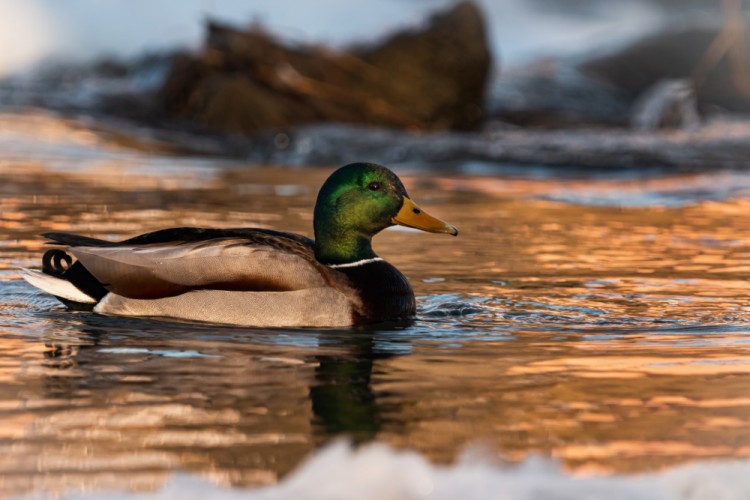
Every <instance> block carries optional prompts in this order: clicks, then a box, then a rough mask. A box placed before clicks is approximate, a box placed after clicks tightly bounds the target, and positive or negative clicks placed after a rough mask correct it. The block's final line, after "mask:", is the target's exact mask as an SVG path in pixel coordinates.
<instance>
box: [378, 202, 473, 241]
mask: <svg viewBox="0 0 750 500" xmlns="http://www.w3.org/2000/svg"><path fill="white" fill-rule="evenodd" d="M391 220H392V222H393V223H394V224H398V225H399V226H406V227H413V228H415V229H421V230H422V231H427V232H430V233H447V234H452V235H453V236H457V235H458V229H456V226H451V225H450V224H448V223H447V222H444V221H441V220H440V219H437V218H435V217H433V216H432V215H430V214H428V213H427V212H425V211H424V210H422V209H421V208H419V207H418V206H417V204H416V203H414V202H413V201H411V200H410V199H409V198H407V197H405V196H404V205H403V206H402V207H401V210H399V211H398V213H397V214H396V216H395V217H394V218H393V219H391Z"/></svg>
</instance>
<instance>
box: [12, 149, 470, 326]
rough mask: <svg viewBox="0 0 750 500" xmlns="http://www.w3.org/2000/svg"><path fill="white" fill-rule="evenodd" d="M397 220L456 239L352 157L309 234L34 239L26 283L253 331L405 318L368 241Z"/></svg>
mask: <svg viewBox="0 0 750 500" xmlns="http://www.w3.org/2000/svg"><path fill="white" fill-rule="evenodd" d="M394 224H399V225H402V226H407V227H411V228H416V229H421V230H423V231H428V232H432V233H447V234H451V235H454V236H456V235H457V234H458V230H457V229H456V228H455V227H454V226H451V225H450V224H447V223H446V222H443V221H441V220H439V219H436V218H435V217H432V216H431V215H428V214H427V213H426V212H424V211H423V210H422V209H421V208H419V207H418V206H417V205H416V204H415V203H414V202H413V201H412V200H411V198H410V197H409V195H408V194H407V192H406V189H405V188H404V185H403V184H402V183H401V180H400V179H399V178H398V177H397V176H396V174H394V173H393V172H391V171H390V170H388V169H387V168H385V167H383V166H380V165H375V164H371V163H353V164H350V165H346V166H344V167H341V168H340V169H338V170H336V171H335V172H334V173H333V174H331V176H330V177H329V178H328V179H327V180H326V181H325V183H324V184H323V186H322V187H321V189H320V192H319V193H318V199H317V201H316V203H315V212H314V223H313V225H314V231H315V240H314V241H313V240H311V239H310V238H307V237H305V236H302V235H299V234H294V233H288V232H282V231H273V230H270V229H258V228H242V229H205V228H193V227H180V228H172V229H164V230H160V231H155V232H152V233H147V234H143V235H140V236H136V237H134V238H130V239H127V240H124V241H121V242H111V241H105V240H100V239H95V238H89V237H86V236H79V235H75V234H69V233H47V234H44V235H43V236H44V237H46V238H48V239H49V240H51V241H52V242H54V244H58V245H65V246H67V250H64V249H61V248H55V249H51V250H48V251H47V252H46V253H45V254H44V257H43V259H42V270H41V271H38V270H30V269H24V270H22V273H23V277H24V278H25V279H26V280H27V281H28V282H29V283H31V284H32V285H34V286H36V287H38V288H41V289H42V290H44V291H46V292H48V293H51V294H52V295H54V296H56V297H57V298H58V299H59V300H60V301H62V302H63V303H64V304H66V305H67V306H68V307H70V308H72V309H84V310H93V311H94V312H97V313H101V314H106V315H115V316H139V317H166V318H178V319H183V320H195V321H206V322H212V323H226V324H233V325H242V326H262V327H282V326H283V327H295V326H298V327H301V326H309V327H323V326H348V325H359V324H367V323H376V322H381V321H386V320H393V319H400V318H409V317H412V316H414V314H415V310H416V305H415V300H414V292H413V291H412V289H411V286H410V285H409V282H408V281H407V279H406V278H405V277H404V275H403V274H401V273H400V272H399V270H398V269H396V268H395V267H394V266H393V265H391V264H389V263H388V262H386V261H385V260H383V259H382V258H380V257H378V256H377V255H376V254H375V252H374V251H373V249H372V237H373V236H374V235H376V234H377V233H379V232H380V231H382V230H383V229H385V228H387V227H390V226H392V225H394Z"/></svg>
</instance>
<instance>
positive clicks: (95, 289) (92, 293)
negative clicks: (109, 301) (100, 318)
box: [42, 248, 109, 306]
mask: <svg viewBox="0 0 750 500" xmlns="http://www.w3.org/2000/svg"><path fill="white" fill-rule="evenodd" d="M42 272H44V273H45V274H49V275H51V276H54V277H56V278H61V279H64V280H65V281H68V282H70V283H72V284H73V285H74V286H75V287H76V288H78V289H79V290H80V291H82V292H83V293H85V294H86V295H88V296H89V297H91V298H93V299H96V301H97V302H99V301H100V300H101V299H102V298H103V297H104V296H105V295H107V293H109V292H108V290H107V289H106V288H104V287H103V286H102V284H101V283H99V281H98V280H97V279H96V278H95V277H94V275H93V274H91V273H90V272H89V271H88V269H86V268H85V267H83V264H81V263H80V262H77V261H76V262H75V263H74V262H73V257H71V256H70V255H69V254H68V253H67V252H65V250H61V249H59V248H53V249H51V250H47V251H46V252H45V253H44V256H43V257H42ZM61 300H62V299H61ZM68 306H71V305H70V304H68Z"/></svg>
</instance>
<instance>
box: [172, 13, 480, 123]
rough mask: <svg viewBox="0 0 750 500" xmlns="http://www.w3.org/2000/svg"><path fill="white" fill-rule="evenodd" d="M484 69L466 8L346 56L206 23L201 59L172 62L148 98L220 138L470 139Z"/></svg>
mask: <svg viewBox="0 0 750 500" xmlns="http://www.w3.org/2000/svg"><path fill="white" fill-rule="evenodd" d="M490 64H491V56H490V53H489V49H488V46H487V41H486V36H485V29H484V22H483V19H482V16H481V13H480V12H479V10H478V9H477V7H476V6H475V5H474V4H473V3H471V2H463V3H460V4H458V5H456V6H455V7H453V8H452V9H450V10H449V11H447V12H444V13H440V14H438V15H435V16H434V17H432V18H431V19H430V21H429V23H428V25H427V27H426V28H424V29H423V30H421V31H409V32H403V33H398V34H396V35H394V36H392V37H391V38H390V39H388V40H386V41H385V42H384V43H383V44H382V45H380V46H378V47H372V48H367V49H359V50H353V51H351V52H348V53H340V52H335V51H332V50H329V49H325V48H321V47H311V46H301V47H288V46H285V45H282V44H281V43H280V42H278V41H277V40H275V39H274V38H273V37H271V36H270V35H268V34H266V33H264V32H263V31H261V30H260V29H257V28H256V29H251V30H248V31H240V30H236V29H234V28H230V27H227V26H223V25H220V24H217V23H210V24H209V25H208V37H207V42H206V47H205V48H204V50H203V51H202V53H200V54H199V55H198V56H192V55H182V56H180V57H179V58H178V59H176V60H175V62H174V64H173V66H172V69H171V71H170V73H169V75H168V77H167V79H166V82H165V83H164V85H163V86H162V88H161V90H160V91H159V93H158V98H159V101H160V102H161V104H162V106H163V108H164V109H165V111H166V112H167V114H168V115H169V116H171V117H176V118H180V119H182V120H188V121H191V122H195V123H198V124H201V125H203V126H206V127H209V128H211V129H214V130H219V131H224V132H240V133H248V132H254V131H258V130H263V129H268V128H284V127H290V126H293V125H297V124H303V123H310V122H328V121H334V122H348V123H360V124H369V125H384V126H392V127H405V128H411V129H430V130H442V129H458V130H462V129H472V128H476V127H477V126H478V125H479V123H480V121H481V119H482V109H483V102H484V92H485V82H486V79H487V75H488V72H489V68H490Z"/></svg>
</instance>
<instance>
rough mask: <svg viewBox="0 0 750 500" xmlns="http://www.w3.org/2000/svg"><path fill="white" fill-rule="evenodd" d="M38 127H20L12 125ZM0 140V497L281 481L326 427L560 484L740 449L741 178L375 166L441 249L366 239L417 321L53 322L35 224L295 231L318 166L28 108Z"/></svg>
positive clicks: (745, 380) (306, 230) (396, 233)
mask: <svg viewBox="0 0 750 500" xmlns="http://www.w3.org/2000/svg"><path fill="white" fill-rule="evenodd" d="M34 120H37V121H34ZM4 125H5V126H4V127H3V129H2V130H0V422H2V425H0V490H2V491H4V492H11V493H19V494H27V493H40V492H61V493H65V492H69V491H78V490H81V489H84V490H86V491H101V490H122V491H143V490H153V489H156V488H160V487H161V486H162V485H163V484H164V483H165V482H167V481H169V480H170V478H173V477H174V474H175V473H178V472H179V473H181V474H189V475H194V476H197V477H200V478H204V479H205V480H207V481H209V482H211V483H216V484H218V485H223V486H256V485H261V484H271V483H275V482H277V481H279V480H280V479H282V478H284V477H285V475H286V474H288V473H289V472H290V471H292V470H293V469H295V468H296V467H297V466H299V465H300V463H301V462H302V461H303V460H304V459H305V458H306V457H308V456H310V454H311V453H312V452H313V451H314V450H316V449H317V448H319V447H320V446H321V445H323V444H325V443H328V442H330V441H331V440H333V439H335V438H337V437H341V436H346V437H348V438H349V439H351V440H353V441H355V442H371V441H376V442H381V443H386V444H388V445H390V446H392V447H395V448H397V449H405V450H416V451H418V452H419V453H420V454H422V455H423V456H424V457H426V458H428V459H429V460H432V461H433V462H435V463H452V462H453V461H454V460H456V458H457V457H458V456H459V454H460V453H462V451H463V450H465V449H466V447H467V446H470V445H475V444H477V443H480V444H481V445H482V446H484V447H485V449H488V450H491V454H493V455H495V456H497V457H500V458H501V459H503V460H510V461H521V460H524V459H526V458H527V457H529V456H532V455H541V456H546V457H552V458H554V459H556V460H559V461H560V463H561V464H562V465H563V467H564V468H565V469H566V470H567V471H569V472H570V473H572V474H587V473H597V474H611V473H618V474H622V473H632V472H653V471H659V470H663V469H665V468H669V467H672V466H677V465H680V464H684V463H689V462H693V461H698V460H714V459H730V458H741V457H747V456H750V425H749V424H750V393H749V392H748V387H749V385H748V384H749V383H750V345H749V343H748V342H749V339H750V337H748V331H750V309H748V290H747V286H746V282H747V279H748V277H750V222H748V216H747V214H748V213H750V175H748V174H744V173H737V172H714V173H710V174H695V175H679V176H675V175H669V174H666V173H663V174H661V175H659V176H656V177H654V176H652V177H649V178H642V176H640V175H639V174H638V173H637V172H632V171H631V172H614V173H607V174H606V175H602V172H597V173H591V174H589V175H587V174H585V172H584V173H578V174H576V175H575V176H572V177H571V176H569V175H568V176H562V175H557V174H556V173H555V172H554V171H550V172H544V173H542V174H540V175H532V176H526V177H524V176H522V175H520V174H519V173H518V171H517V169H516V170H512V171H511V170H507V169H503V168H500V167H497V166H484V167H483V168H471V166H469V165H467V166H466V168H461V169H457V170H455V171H445V170H441V171H440V173H430V172H429V165H399V166H395V169H396V170H397V171H398V173H399V174H400V175H401V177H402V179H403V180H404V182H405V184H406V186H407V189H408V190H409V192H410V194H411V196H412V197H413V198H414V199H415V200H416V201H417V202H418V203H420V205H421V206H423V207H424V208H425V209H427V210H428V211H430V212H431V213H433V214H435V215H437V216H439V217H441V218H444V219H445V220H448V221H450V222H451V223H453V224H455V225H456V226H458V227H459V228H460V230H461V234H460V236H459V237H458V238H450V237H446V236H443V235H434V234H425V233H418V232H415V231H411V230H388V231H385V232H384V233H383V234H381V235H379V236H378V237H377V238H376V239H375V244H374V246H375V249H376V251H377V252H378V253H379V254H380V255H381V256H382V257H384V258H386V259H387V260H389V261H391V262H392V263H393V264H395V265H396V266H397V267H398V268H399V269H401V270H402V271H403V272H404V273H405V274H406V275H407V276H408V277H409V279H410V281H411V283H412V286H413V287H414V290H415V292H416V294H417V296H418V307H419V314H418V318H417V319H416V320H415V321H414V322H413V323H411V324H386V325H376V326H372V327H366V328H357V329H344V330H325V329H323V330H269V329H248V328H236V327H230V326H220V325H208V324H190V323H180V322H167V321H159V320H137V319H121V318H111V317H103V316H98V315H94V314H91V313H81V312H70V311H66V310H65V309H64V308H63V307H62V306H61V305H60V304H59V303H57V302H56V301H55V300H54V299H53V298H51V297H49V296H47V295H45V294H44V293H42V292H39V291H37V290H35V289H34V288H32V287H31V286H29V285H27V284H26V283H25V282H23V281H21V280H20V278H19V275H18V272H17V269H18V268H19V267H38V266H39V263H40V262H39V260H40V256H41V253H42V250H43V248H44V245H43V242H42V241H41V239H39V238H38V236H37V235H38V234H39V233H42V232H45V231H72V232H78V233H82V234H87V235H91V236H96V237H103V238H109V239H118V238H126V237H129V236H133V235H135V234H138V233H142V232H146V231H150V230H154V229H159V228H163V227H170V226H182V225H191V226H192V225H194V226H211V227H238V226H255V227H269V228H277V229H286V230H291V231H296V232H300V233H303V234H306V235H311V230H312V225H311V222H312V220H311V213H312V205H313V203H314V199H315V195H316V193H317V189H318V187H319V186H320V185H321V183H322V182H323V180H324V179H325V178H326V176H327V175H328V174H329V173H330V172H331V171H332V169H333V168H334V167H335V166H325V167H320V168H287V167H283V166H262V167H259V166H251V165H244V164H241V163H237V162H226V161H221V160H211V159H196V158H180V157H174V156H166V155H162V154H160V153H159V152H158V151H144V150H133V149H125V148H123V147H121V146H117V145H116V144H113V143H111V142H110V141H108V140H107V139H106V138H102V137H100V136H98V135H96V134H94V133H92V132H87V131H85V130H78V129H75V128H71V126H70V125H69V124H65V123H64V122H60V121H58V120H55V119H52V118H49V117H36V118H33V119H31V118H29V119H28V120H27V121H23V120H20V121H19V120H14V121H13V122H12V123H11V122H4Z"/></svg>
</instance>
